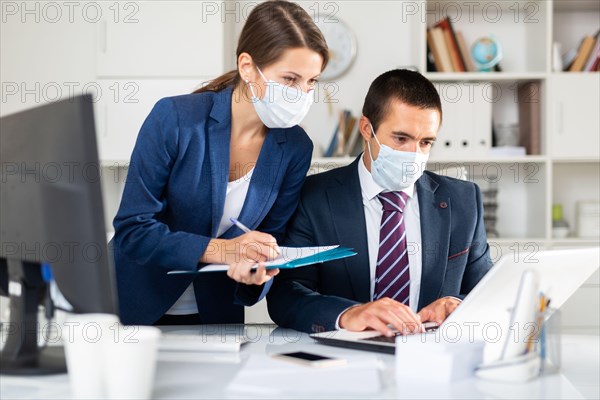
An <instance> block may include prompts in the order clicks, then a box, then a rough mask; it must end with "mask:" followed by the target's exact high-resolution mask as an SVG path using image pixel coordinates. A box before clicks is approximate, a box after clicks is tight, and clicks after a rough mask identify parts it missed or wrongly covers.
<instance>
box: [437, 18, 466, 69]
mask: <svg viewBox="0 0 600 400" xmlns="http://www.w3.org/2000/svg"><path fill="white" fill-rule="evenodd" d="M435 27H436V28H441V29H442V30H443V32H444V38H445V40H446V46H447V48H448V53H449V55H450V61H451V62H452V69H453V71H454V72H465V71H466V70H467V69H466V67H465V60H464V59H463V55H462V53H461V51H460V46H459V44H458V39H457V37H456V32H455V31H454V27H453V26H452V22H451V21H450V18H448V17H446V18H444V19H442V20H441V21H439V22H438V23H437V24H435Z"/></svg>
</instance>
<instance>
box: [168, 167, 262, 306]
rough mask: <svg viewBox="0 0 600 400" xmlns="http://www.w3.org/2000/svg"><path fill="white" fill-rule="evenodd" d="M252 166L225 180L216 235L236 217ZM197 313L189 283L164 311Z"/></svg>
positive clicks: (192, 287) (247, 185)
mask: <svg viewBox="0 0 600 400" xmlns="http://www.w3.org/2000/svg"><path fill="white" fill-rule="evenodd" d="M253 172H254V168H252V169H251V170H250V172H248V173H247V174H246V175H244V176H243V177H241V178H239V179H237V180H235V181H231V182H227V194H226V195H225V207H224V209H223V217H222V218H221V222H220V223H219V229H218V230H217V237H219V236H221V235H222V234H223V233H225V231H227V229H229V228H231V226H232V225H233V223H232V222H231V220H230V219H229V218H238V217H239V216H240V212H242V207H243V206H244V201H245V200H246V195H247V194H248V188H249V187H250V178H252V173H253ZM197 313H198V304H197V303H196V294H195V293H194V284H193V283H192V284H190V285H189V286H188V287H187V289H185V292H183V294H182V295H181V296H180V297H179V299H177V301H176V302H175V304H173V305H172V306H171V308H170V309H169V310H168V311H167V312H166V314H170V315H189V314H197Z"/></svg>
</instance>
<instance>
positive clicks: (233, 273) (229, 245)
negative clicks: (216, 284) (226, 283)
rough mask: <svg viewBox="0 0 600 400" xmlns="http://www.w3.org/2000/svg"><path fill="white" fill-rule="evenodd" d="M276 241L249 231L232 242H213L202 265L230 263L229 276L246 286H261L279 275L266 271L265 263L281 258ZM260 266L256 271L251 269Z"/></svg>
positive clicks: (261, 233) (214, 240) (228, 240)
mask: <svg viewBox="0 0 600 400" xmlns="http://www.w3.org/2000/svg"><path fill="white" fill-rule="evenodd" d="M279 254H280V250H279V246H278V245H277V240H275V238H274V237H273V236H271V235H269V234H268V233H263V232H258V231H249V232H247V233H244V234H243V235H240V236H238V237H236V238H233V239H213V240H211V242H210V244H209V247H208V249H207V251H206V252H205V253H204V255H203V256H202V258H201V259H200V261H201V262H204V263H217V264H229V269H228V271H227V275H228V276H229V277H230V278H231V279H233V280H235V281H237V282H240V283H244V284H247V285H262V284H263V283H265V282H267V281H269V280H270V279H271V278H272V277H273V276H275V275H277V274H278V273H279V269H271V270H267V269H266V268H265V265H264V263H265V261H268V260H272V259H274V258H276V257H277V256H279ZM256 264H258V268H257V269H256V270H255V271H253V270H252V267H254V266H255V265H256Z"/></svg>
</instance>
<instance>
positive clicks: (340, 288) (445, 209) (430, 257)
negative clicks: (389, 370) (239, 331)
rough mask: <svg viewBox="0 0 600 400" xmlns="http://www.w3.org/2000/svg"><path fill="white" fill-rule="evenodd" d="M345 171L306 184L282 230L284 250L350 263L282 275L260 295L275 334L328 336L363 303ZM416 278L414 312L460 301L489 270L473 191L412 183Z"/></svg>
mask: <svg viewBox="0 0 600 400" xmlns="http://www.w3.org/2000/svg"><path fill="white" fill-rule="evenodd" d="M361 157H362V156H360V157H358V158H357V159H356V161H354V162H353V163H352V164H351V165H349V166H347V167H343V168H338V169H335V170H332V171H328V172H325V173H322V174H318V175H313V176H310V177H308V178H307V180H306V182H305V184H304V187H303V189H302V195H301V197H300V203H299V205H298V209H297V210H296V213H295V215H294V217H292V219H291V221H290V224H289V225H288V228H287V235H286V240H285V244H286V245H288V246H314V245H335V244H339V245H341V246H345V247H352V248H354V250H355V251H356V252H357V253H358V255H356V256H354V257H349V258H345V259H342V260H336V261H331V262H327V263H324V264H316V265H312V266H308V267H303V268H298V269H295V270H287V271H286V270H282V271H281V273H280V274H279V275H278V276H277V277H276V278H275V282H274V283H273V286H272V287H271V290H270V292H269V294H268V295H267V301H268V307H269V314H270V316H271V318H272V319H273V321H274V322H275V323H277V324H278V325H280V326H283V327H286V328H293V329H297V330H300V331H304V332H319V331H329V330H334V329H335V322H336V319H337V317H338V315H339V314H340V313H341V312H342V311H344V310H345V309H346V308H347V307H350V306H352V305H354V304H359V303H367V302H369V301H371V298H370V268H369V256H368V245H367V233H366V232H367V231H366V222H365V214H364V208H363V201H362V193H361V187H360V181H359V177H358V164H357V163H358V162H362V160H361ZM416 190H417V194H418V200H419V212H420V220H421V221H420V222H421V242H422V246H421V249H420V252H421V255H422V268H423V269H422V276H421V289H420V296H419V304H418V309H421V308H423V307H424V306H426V305H428V304H430V303H432V302H433V301H435V300H436V299H438V298H441V297H444V296H455V297H460V298H463V297H464V296H465V295H466V294H467V293H469V291H470V290H471V289H473V287H474V286H475V285H476V284H477V282H479V280H480V279H481V278H482V277H483V276H484V275H485V273H486V272H487V271H488V270H489V269H490V268H491V266H492V262H491V259H490V256H489V248H488V244H487V239H486V234H485V228H484V224H483V205H482V201H481V193H480V191H479V188H478V187H477V185H475V184H474V183H471V182H465V181H460V180H457V179H453V178H447V177H442V176H439V175H436V174H433V173H431V172H425V174H424V175H423V176H422V177H421V178H420V179H419V180H418V181H417V183H416Z"/></svg>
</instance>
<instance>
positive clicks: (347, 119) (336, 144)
mask: <svg viewBox="0 0 600 400" xmlns="http://www.w3.org/2000/svg"><path fill="white" fill-rule="evenodd" d="M356 122H357V120H356V118H355V117H354V116H353V115H352V113H351V112H350V111H349V110H342V111H341V112H340V116H339V118H338V122H337V124H336V126H335V129H334V131H333V134H332V136H331V141H330V142H329V147H328V148H327V150H326V151H325V153H324V154H323V157H340V156H343V155H345V154H346V148H347V143H348V141H349V140H350V136H351V134H352V130H353V129H354V126H355V125H356Z"/></svg>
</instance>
